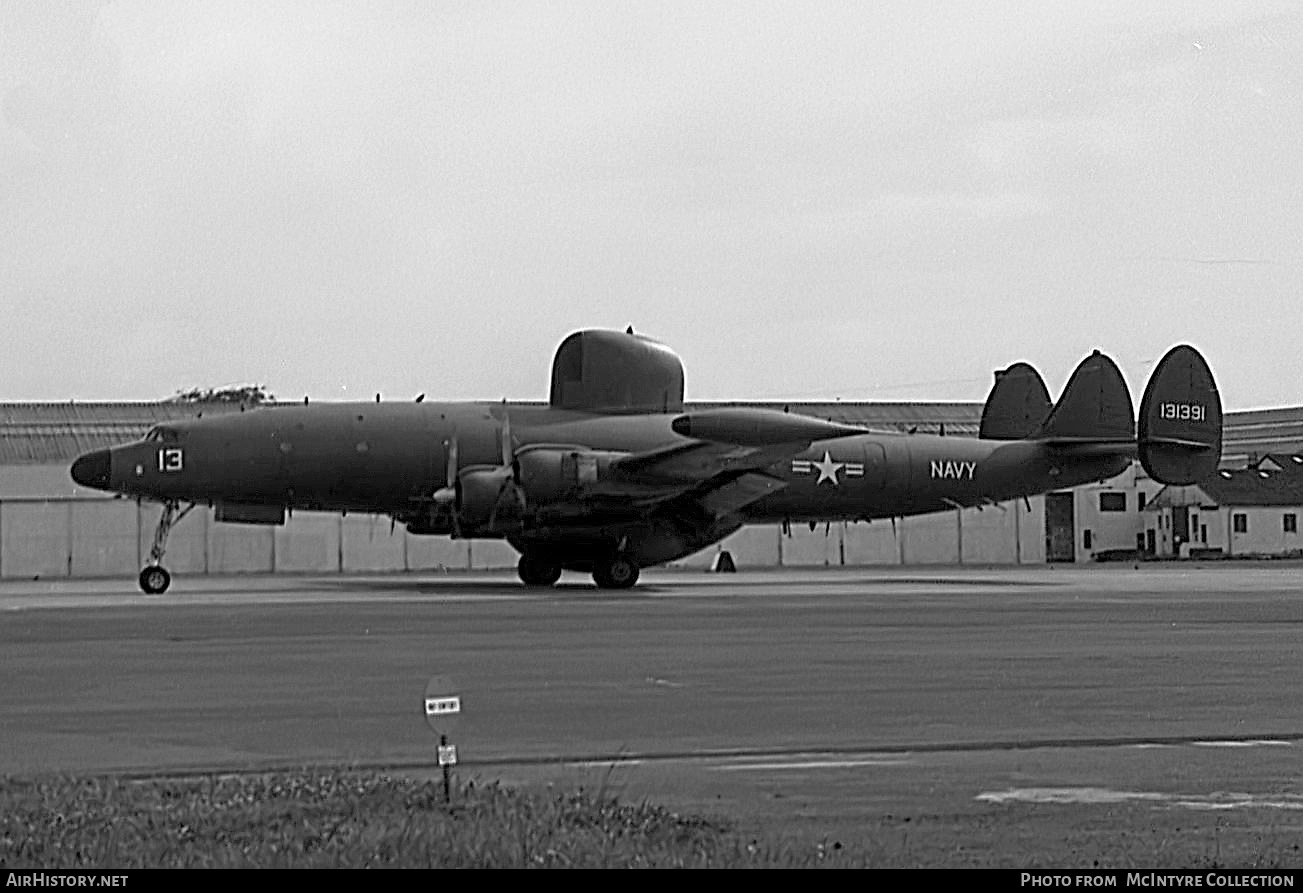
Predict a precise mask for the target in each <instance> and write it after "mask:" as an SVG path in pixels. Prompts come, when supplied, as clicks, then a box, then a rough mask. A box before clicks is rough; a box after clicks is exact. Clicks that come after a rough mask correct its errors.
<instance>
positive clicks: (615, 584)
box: [593, 555, 638, 589]
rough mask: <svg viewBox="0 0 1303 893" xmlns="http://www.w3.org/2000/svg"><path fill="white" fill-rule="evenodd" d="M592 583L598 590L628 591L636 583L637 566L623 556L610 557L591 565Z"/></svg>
mask: <svg viewBox="0 0 1303 893" xmlns="http://www.w3.org/2000/svg"><path fill="white" fill-rule="evenodd" d="M593 581H594V582H596V583H597V586H598V588H599V589H628V588H629V587H630V586H632V585H633V584H634V583H637V582H638V565H636V564H634V562H633V559H631V558H629V557H628V556H625V555H612V556H611V557H610V558H605V559H598V561H597V562H596V563H594V564H593Z"/></svg>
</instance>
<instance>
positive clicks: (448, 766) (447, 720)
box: [425, 676, 461, 803]
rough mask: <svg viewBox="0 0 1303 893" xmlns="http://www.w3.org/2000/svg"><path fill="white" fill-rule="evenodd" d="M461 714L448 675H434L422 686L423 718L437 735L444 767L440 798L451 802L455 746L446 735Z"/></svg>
mask: <svg viewBox="0 0 1303 893" xmlns="http://www.w3.org/2000/svg"><path fill="white" fill-rule="evenodd" d="M460 718H461V695H459V694H457V689H456V686H454V685H453V684H452V680H451V679H449V678H448V677H447V676H433V677H431V678H430V681H429V682H428V683H426V686H425V722H426V724H428V725H429V726H430V729H431V731H433V732H434V734H436V735H438V736H439V749H438V757H439V765H440V766H442V767H443V802H444V803H450V802H452V784H451V771H452V767H453V766H456V765H457V746H456V745H455V744H449V743H448V735H449V734H451V732H452V730H453V728H454V727H455V726H456V725H457V720H458V719H460Z"/></svg>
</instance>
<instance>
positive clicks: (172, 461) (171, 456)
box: [158, 447, 184, 472]
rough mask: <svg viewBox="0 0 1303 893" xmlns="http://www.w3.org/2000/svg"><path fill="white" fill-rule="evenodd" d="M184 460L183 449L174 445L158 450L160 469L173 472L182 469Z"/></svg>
mask: <svg viewBox="0 0 1303 893" xmlns="http://www.w3.org/2000/svg"><path fill="white" fill-rule="evenodd" d="M183 462H184V455H183V454H182V452H181V450H179V449H177V448H175V447H173V448H170V449H163V450H159V451H158V470H159V471H165V472H171V471H180V470H181V468H182V465H183Z"/></svg>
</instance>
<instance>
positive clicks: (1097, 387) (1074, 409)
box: [997, 351, 1136, 443]
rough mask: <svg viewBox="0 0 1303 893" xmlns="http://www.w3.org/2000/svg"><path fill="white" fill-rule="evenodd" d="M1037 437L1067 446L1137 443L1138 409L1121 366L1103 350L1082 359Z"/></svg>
mask: <svg viewBox="0 0 1303 893" xmlns="http://www.w3.org/2000/svg"><path fill="white" fill-rule="evenodd" d="M997 387H998V386H997ZM1033 436H1034V437H1035V439H1037V440H1046V441H1052V442H1054V441H1062V442H1065V443H1092V442H1099V441H1110V442H1112V441H1116V442H1126V443H1130V442H1132V441H1134V440H1135V436H1136V420H1135V409H1134V407H1133V406H1132V403H1131V392H1130V391H1128V390H1127V383H1126V381H1125V380H1124V379H1123V378H1122V373H1121V372H1120V371H1119V370H1118V367H1117V364H1116V363H1114V362H1113V361H1112V360H1110V359H1109V358H1108V357H1106V356H1104V354H1102V353H1100V352H1099V351H1095V352H1094V353H1093V354H1091V355H1090V356H1088V357H1086V359H1084V360H1082V361H1081V364H1080V365H1079V366H1077V368H1076V370H1075V371H1074V372H1073V373H1072V377H1071V378H1069V379H1068V386H1067V387H1066V388H1064V389H1063V394H1062V395H1061V396H1060V397H1059V402H1058V403H1056V404H1054V408H1053V409H1052V410H1050V415H1049V418H1047V419H1046V420H1045V422H1044V423H1043V424H1042V425H1041V426H1040V428H1039V430H1037V431H1036V433H1035V434H1034V435H1033Z"/></svg>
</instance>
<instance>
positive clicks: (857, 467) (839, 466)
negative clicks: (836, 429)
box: [792, 450, 864, 487]
mask: <svg viewBox="0 0 1303 893" xmlns="http://www.w3.org/2000/svg"><path fill="white" fill-rule="evenodd" d="M843 470H844V471H845V473H846V477H848V478H858V477H864V463H863V462H838V461H837V460H835V459H833V457H832V454H831V453H829V452H828V451H827V450H824V451H823V461H822V462H815V461H813V460H811V459H793V460H792V474H809V473H810V472H811V471H817V472H819V479H818V480H816V481H815V482H814V483H815V486H818V485H819V484H822V483H823V482H824V481H828V482H829V483H830V484H832V485H833V486H834V487H837V486H840V485H841V481H839V480H838V478H837V472H839V471H843Z"/></svg>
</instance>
